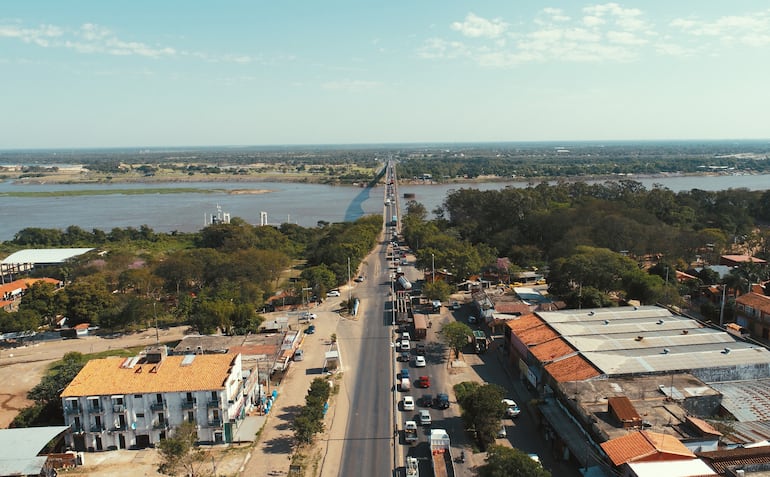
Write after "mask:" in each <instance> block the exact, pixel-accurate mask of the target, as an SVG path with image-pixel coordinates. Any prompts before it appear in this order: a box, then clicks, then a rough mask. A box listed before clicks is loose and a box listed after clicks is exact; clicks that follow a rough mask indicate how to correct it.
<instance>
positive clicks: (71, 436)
mask: <svg viewBox="0 0 770 477" xmlns="http://www.w3.org/2000/svg"><path fill="white" fill-rule="evenodd" d="M61 399H62V406H63V408H64V423H65V425H67V426H69V427H70V429H71V431H70V432H69V433H68V434H67V436H66V443H67V444H68V445H69V446H71V447H72V448H74V449H75V450H78V451H100V450H108V449H127V448H145V447H148V446H150V445H152V444H156V443H158V442H159V441H160V440H161V439H164V438H166V436H168V435H169V432H170V431H171V430H172V429H174V428H175V427H177V426H179V425H180V424H181V423H182V422H184V421H190V422H195V423H196V425H197V427H198V440H199V441H200V442H212V443H219V442H231V441H232V436H233V432H234V430H235V427H236V426H237V424H238V422H239V420H240V419H243V417H244V416H245V411H246V409H245V407H246V405H247V404H248V402H247V397H245V396H244V381H243V378H242V369H241V355H240V354H231V353H227V354H208V355H194V354H190V355H184V356H167V355H166V347H165V346H161V347H158V348H153V349H151V350H149V351H147V352H146V353H145V354H143V355H140V356H135V357H132V358H119V357H110V358H104V359H94V360H91V361H89V362H88V363H86V365H85V366H84V367H83V369H82V370H81V371H80V373H78V375H77V376H76V377H75V378H74V379H73V380H72V382H71V383H70V384H69V385H68V386H67V387H66V388H65V389H64V391H63V392H62V393H61Z"/></svg>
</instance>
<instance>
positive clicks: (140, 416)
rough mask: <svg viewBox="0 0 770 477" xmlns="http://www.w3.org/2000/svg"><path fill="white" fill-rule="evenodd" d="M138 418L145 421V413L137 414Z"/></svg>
mask: <svg viewBox="0 0 770 477" xmlns="http://www.w3.org/2000/svg"><path fill="white" fill-rule="evenodd" d="M136 418H137V419H144V413H143V412H137V413H136Z"/></svg>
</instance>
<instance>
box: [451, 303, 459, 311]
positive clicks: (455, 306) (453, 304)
mask: <svg viewBox="0 0 770 477" xmlns="http://www.w3.org/2000/svg"><path fill="white" fill-rule="evenodd" d="M452 309H453V310H459V309H460V302H459V301H453V302H452Z"/></svg>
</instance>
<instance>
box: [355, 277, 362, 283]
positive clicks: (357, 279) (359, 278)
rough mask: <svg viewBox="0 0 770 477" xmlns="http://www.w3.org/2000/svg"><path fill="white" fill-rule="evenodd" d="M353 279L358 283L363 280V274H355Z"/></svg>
mask: <svg viewBox="0 0 770 477" xmlns="http://www.w3.org/2000/svg"><path fill="white" fill-rule="evenodd" d="M355 281H356V282H358V283H361V282H362V281H364V276H363V275H359V276H357V277H356V279H355Z"/></svg>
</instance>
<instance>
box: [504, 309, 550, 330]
mask: <svg viewBox="0 0 770 477" xmlns="http://www.w3.org/2000/svg"><path fill="white" fill-rule="evenodd" d="M505 324H506V325H507V326H508V328H510V329H511V331H513V332H514V333H516V334H519V332H521V331H524V330H527V329H529V328H534V327H535V326H540V325H543V324H545V322H544V321H543V320H542V319H541V318H540V317H539V316H537V315H534V314H529V315H523V316H521V317H519V318H516V319H515V320H507V321H506V322H505Z"/></svg>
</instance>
